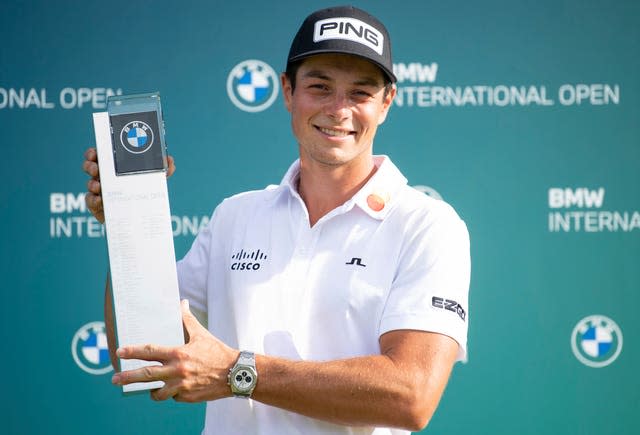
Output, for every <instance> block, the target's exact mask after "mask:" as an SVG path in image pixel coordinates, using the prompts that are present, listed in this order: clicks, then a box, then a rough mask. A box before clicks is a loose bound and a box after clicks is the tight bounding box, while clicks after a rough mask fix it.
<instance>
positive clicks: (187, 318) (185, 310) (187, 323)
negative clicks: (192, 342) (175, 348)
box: [180, 299, 203, 331]
mask: <svg viewBox="0 0 640 435" xmlns="http://www.w3.org/2000/svg"><path fill="white" fill-rule="evenodd" d="M180 308H181V311H182V323H184V327H185V329H186V330H187V331H192V330H194V329H196V328H202V327H203V326H202V325H201V324H200V322H198V319H196V316H194V315H193V313H191V310H190V309H189V300H188V299H183V300H182V301H180Z"/></svg>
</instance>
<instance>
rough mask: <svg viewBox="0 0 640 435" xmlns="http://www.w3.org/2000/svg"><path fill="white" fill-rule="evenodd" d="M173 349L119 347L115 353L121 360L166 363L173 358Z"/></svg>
mask: <svg viewBox="0 0 640 435" xmlns="http://www.w3.org/2000/svg"><path fill="white" fill-rule="evenodd" d="M173 349H174V348H172V347H167V346H157V345H155V344H143V345H135V346H126V347H121V348H119V349H118V350H117V351H116V355H118V357H119V358H122V359H142V360H145V361H160V362H166V361H169V360H170V359H172V358H173Z"/></svg>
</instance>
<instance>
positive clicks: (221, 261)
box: [178, 156, 470, 435]
mask: <svg viewBox="0 0 640 435" xmlns="http://www.w3.org/2000/svg"><path fill="white" fill-rule="evenodd" d="M375 161H376V165H377V166H378V170H377V171H376V173H375V174H374V175H373V177H371V179H370V180H369V181H368V182H367V184H366V185H365V186H363V187H362V189H361V190H360V191H359V192H358V193H357V194H356V195H355V196H354V197H353V198H352V199H350V200H349V201H347V202H346V203H344V204H343V205H342V206H340V207H338V208H336V209H334V210H333V211H331V212H330V213H328V214H327V215H325V216H323V217H322V218H321V219H320V220H319V221H318V222H317V223H316V224H315V225H314V226H313V227H309V216H308V214H307V209H306V207H305V205H304V202H303V201H302V199H301V198H300V195H299V194H298V193H297V190H296V186H297V180H298V176H299V170H300V166H299V162H298V161H296V162H295V163H294V164H293V165H292V166H291V167H290V168H289V171H288V172H287V174H286V175H285V177H284V179H283V180H282V183H281V184H280V185H279V186H270V187H268V188H266V189H265V190H262V191H253V192H246V193H242V194H239V195H236V196H233V197H231V198H229V199H226V200H224V201H223V202H222V203H221V204H220V205H219V206H218V207H217V208H216V210H215V212H214V213H213V216H212V218H211V221H210V223H209V225H208V226H207V228H206V229H204V230H203V231H201V233H200V234H199V235H198V237H197V238H196V240H195V241H194V243H193V246H192V247H191V249H190V251H189V252H188V253H187V255H186V256H185V258H184V259H183V260H181V261H180V262H178V278H179V283H180V290H181V293H182V297H183V298H187V299H189V301H190V304H191V306H192V307H193V308H195V309H197V310H200V311H204V312H207V313H208V321H209V326H208V327H209V330H210V331H211V333H212V334H214V335H215V336H217V337H218V338H220V339H221V340H222V341H224V342H225V343H227V344H228V345H230V346H232V347H234V348H237V349H242V350H251V351H253V352H256V353H260V354H266V355H273V356H279V357H284V358H289V359H294V360H318V361H321V360H332V359H339V358H340V359H341V358H349V357H356V356H363V355H372V354H379V353H380V347H379V343H378V339H379V337H380V336H381V335H382V334H384V333H385V332H388V331H392V330H397V329H415V330H424V331H432V332H437V333H441V334H445V335H448V336H450V337H452V338H453V339H455V340H456V341H457V342H458V344H459V352H458V359H465V358H466V343H467V322H468V320H469V319H468V310H467V302H468V289H469V275H470V260H469V237H468V233H467V228H466V226H465V224H464V222H463V221H462V220H461V219H460V218H459V217H458V215H457V214H456V212H455V211H454V210H453V208H451V207H450V206H449V205H448V204H446V203H445V202H443V201H440V200H436V199H433V198H431V197H429V196H427V195H425V194H423V193H420V192H418V191H416V190H415V189H413V188H411V187H409V186H408V185H407V180H406V178H405V177H404V176H403V175H402V174H401V173H400V171H398V169H397V168H396V167H395V166H394V165H393V163H392V162H391V161H390V159H389V158H388V157H385V156H379V157H376V158H375ZM372 194H374V195H377V196H378V197H380V198H383V199H385V202H384V207H383V208H382V209H381V210H378V211H376V210H374V209H372V206H370V205H369V204H370V201H369V202H368V201H367V199H368V198H369V199H371V197H370V195H372ZM373 207H374V208H376V209H378V208H379V207H376V205H375V204H373ZM258 382H259V381H258ZM203 433H207V434H214V433H215V434H236V433H238V434H240V433H242V434H278V435H279V434H285V433H286V434H293V433H301V434H305V435H307V434H326V433H340V434H343V433H344V434H371V433H375V434H382V433H394V434H395V433H407V434H408V433H409V432H406V431H398V430H388V429H382V428H378V429H376V428H363V427H353V428H352V427H344V426H337V425H333V424H330V423H325V422H322V421H319V420H316V419H311V418H308V417H304V416H301V415H298V414H295V413H291V412H288V411H284V410H281V409H278V408H275V407H271V406H267V405H264V404H262V403H259V402H257V401H253V400H244V399H223V400H218V401H214V402H209V403H208V404H207V418H206V424H205V429H204V431H203Z"/></svg>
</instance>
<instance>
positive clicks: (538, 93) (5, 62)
mask: <svg viewBox="0 0 640 435" xmlns="http://www.w3.org/2000/svg"><path fill="white" fill-rule="evenodd" d="M354 3H355V4H356V5H357V6H361V7H363V8H365V9H368V10H370V11H371V12H372V13H373V14H374V15H377V16H379V17H380V18H381V19H382V20H383V21H384V22H385V23H387V26H388V28H389V30H390V32H391V35H392V38H393V44H394V45H393V46H394V63H395V68H396V74H397V75H398V77H399V83H398V88H399V89H398V98H397V99H396V102H395V105H394V107H393V108H392V110H391V113H390V116H389V118H388V119H387V121H386V123H385V125H384V126H383V127H382V129H381V130H380V132H379V134H378V137H377V141H376V144H375V149H376V152H378V153H382V154H388V155H390V156H391V157H392V158H393V160H394V161H395V162H396V164H397V165H398V166H399V167H400V168H402V169H403V170H404V172H405V174H406V175H407V177H408V179H409V181H410V183H411V184H413V185H415V186H421V189H423V190H424V191H425V194H430V195H439V196H441V197H442V198H444V200H446V201H448V202H450V203H451V204H452V205H453V206H454V207H456V209H457V210H458V211H459V213H460V214H461V216H462V217H463V218H464V220H465V221H466V222H467V224H468V226H469V230H470V233H471V241H472V258H473V273H472V284H471V297H470V300H471V307H470V308H469V309H468V313H469V317H468V320H469V321H470V335H469V361H468V363H466V364H458V365H457V366H456V368H455V370H454V373H453V376H452V379H451V381H450V383H449V386H448V389H447V391H446V393H445V395H444V397H443V399H442V402H441V404H440V407H439V409H438V411H437V413H436V415H435V417H434V418H433V420H432V422H431V425H430V426H429V428H428V429H427V430H426V431H425V433H434V434H438V433H441V434H468V433H472V434H514V433H519V434H539V433H545V434H601V433H606V434H636V433H640V423H639V422H638V419H637V413H638V411H639V410H640V393H639V391H640V381H638V374H637V368H638V367H639V363H640V357H639V355H640V353H639V349H638V346H639V341H638V334H639V333H640V320H638V316H637V314H636V311H637V307H638V306H639V305H640V296H639V294H640V267H638V259H639V258H640V214H639V213H640V212H639V210H640V104H639V99H640V80H639V77H640V27H639V26H638V25H637V23H638V22H639V21H640V4H639V3H638V2H636V1H631V0H622V1H618V2H613V3H609V4H604V3H603V2H584V1H577V0H567V1H564V2H556V1H552V0H541V1H538V2H535V3H531V2H525V1H522V0H516V1H509V2H507V1H503V2H498V1H485V2H459V1H450V2H435V1H407V2H400V3H398V2H396V3H393V4H391V3H389V2H375V1H371V2H363V1H356V2H354ZM327 5H328V4H327V3H324V2H316V1H314V2H299V1H280V2H258V1H252V0H250V1H248V2H242V3H239V2H223V3H220V2H182V3H177V2H169V1H155V2H136V1H134V2H129V1H128V2H124V1H112V2H109V4H108V6H107V7H105V4H104V3H103V2H95V1H88V2H82V3H78V2H66V1H62V2H45V1H31V2H5V4H3V7H2V14H0V41H2V43H1V49H0V144H1V146H2V152H3V156H2V159H0V167H1V169H2V174H3V176H4V182H3V183H2V186H1V187H0V193H1V197H0V198H1V202H2V207H1V208H0V222H1V226H0V228H1V231H2V278H3V284H2V289H3V297H4V303H3V304H2V307H1V308H0V310H2V311H1V316H0V318H1V322H2V331H3V332H2V343H3V347H4V353H3V357H2V367H3V372H4V387H5V399H6V400H8V401H9V402H8V405H7V406H5V407H4V408H3V410H2V427H3V430H2V432H3V433H8V434H45V433H52V432H53V433H65V434H87V433H92V434H113V433H117V432H123V433H135V434H147V433H148V434H153V433H180V434H184V433H199V431H200V428H201V426H202V421H203V418H204V406H203V405H186V404H176V403H173V402H167V403H155V402H152V401H151V400H150V399H149V398H148V397H147V396H146V395H144V394H142V395H138V396H134V397H127V398H123V397H122V396H121V393H120V389H119V388H116V387H113V386H111V385H110V376H111V373H112V369H111V367H110V365H109V361H108V358H107V355H106V351H105V347H104V330H103V324H102V320H103V315H102V300H103V286H104V276H105V272H106V269H107V250H106V242H105V240H104V235H103V230H102V227H101V226H100V225H99V224H97V223H96V221H95V220H93V219H92V218H91V217H90V216H89V214H88V213H87V212H86V210H85V206H84V200H83V191H84V188H85V183H86V177H85V176H84V174H83V173H82V172H81V169H80V165H81V162H82V153H83V151H84V150H85V148H87V147H88V146H90V145H92V144H93V142H94V138H93V131H92V122H91V114H92V113H93V112H98V111H104V110H105V99H106V97H107V96H108V95H110V94H121V93H139V92H150V91H159V92H160V93H161V95H162V101H163V109H164V115H165V120H166V132H167V144H168V148H169V152H170V154H172V155H173V156H175V158H176V161H177V168H178V170H177V173H176V175H175V176H174V177H172V178H171V179H170V180H169V194H170V199H171V206H172V214H173V217H172V225H173V231H174V240H175V249H176V256H177V257H181V256H182V255H184V253H185V252H186V250H187V249H188V247H189V246H190V244H191V242H192V240H193V238H194V236H195V234H196V233H197V231H198V230H199V229H200V228H202V227H203V226H204V225H206V223H207V221H208V217H209V215H210V213H211V212H212V210H213V208H214V206H215V205H216V204H217V203H218V202H220V201H221V200H222V199H223V198H225V197H227V196H229V195H232V194H233V193H236V192H239V191H243V190H248V189H257V188H262V187H264V186H265V185H267V184H270V183H277V182H279V180H280V178H281V177H282V175H283V174H284V172H285V170H286V169H287V167H288V166H289V164H290V162H291V161H292V160H293V159H294V158H295V156H296V145H295V142H294V139H293V137H292V134H291V132H290V127H289V116H288V113H287V112H286V110H285V109H284V107H283V104H282V97H281V93H280V89H279V84H278V77H277V74H278V73H279V72H280V71H281V70H282V69H283V67H284V62H285V57H286V54H287V51H288V46H289V42H290V40H291V38H292V37H293V34H294V33H295V31H296V29H297V27H298V26H299V24H300V23H301V21H302V19H303V17H304V16H306V15H307V14H308V13H309V12H311V11H312V10H314V9H316V8H318V7H321V6H327ZM452 315H455V314H452Z"/></svg>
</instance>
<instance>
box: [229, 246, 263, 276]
mask: <svg viewBox="0 0 640 435" xmlns="http://www.w3.org/2000/svg"><path fill="white" fill-rule="evenodd" d="M266 259H267V254H265V253H264V252H261V251H260V249H256V250H255V251H250V252H247V251H245V250H244V249H241V250H240V251H239V252H237V253H235V254H233V255H232V256H231V260H233V261H232V263H231V270H248V271H251V270H258V269H260V267H261V266H262V263H263V262H264V260H266Z"/></svg>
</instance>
